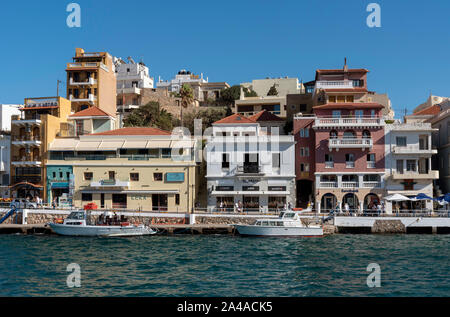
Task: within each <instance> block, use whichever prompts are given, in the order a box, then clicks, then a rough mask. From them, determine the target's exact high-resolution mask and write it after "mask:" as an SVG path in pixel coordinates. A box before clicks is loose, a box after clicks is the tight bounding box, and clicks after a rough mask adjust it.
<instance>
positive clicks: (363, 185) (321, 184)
mask: <svg viewBox="0 0 450 317" xmlns="http://www.w3.org/2000/svg"><path fill="white" fill-rule="evenodd" d="M340 187H341V188H346V189H349V188H381V182H379V181H370V182H362V183H360V182H359V181H357V182H341V185H340V186H339V183H338V182H337V181H336V182H319V188H340Z"/></svg>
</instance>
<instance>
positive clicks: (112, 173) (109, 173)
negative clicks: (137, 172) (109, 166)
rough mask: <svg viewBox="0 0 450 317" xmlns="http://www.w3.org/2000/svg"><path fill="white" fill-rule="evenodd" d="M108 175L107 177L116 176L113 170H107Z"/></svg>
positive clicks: (113, 177)
mask: <svg viewBox="0 0 450 317" xmlns="http://www.w3.org/2000/svg"><path fill="white" fill-rule="evenodd" d="M108 177H109V179H115V178H116V172H114V171H109V172H108Z"/></svg>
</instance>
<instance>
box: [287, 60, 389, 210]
mask: <svg viewBox="0 0 450 317" xmlns="http://www.w3.org/2000/svg"><path fill="white" fill-rule="evenodd" d="M367 73H368V70H366V69H348V68H347V67H346V66H344V68H343V69H329V70H323V69H321V70H317V71H316V78H315V87H314V92H313V96H312V98H313V108H312V112H313V114H312V115H311V114H310V115H304V114H297V115H296V116H295V117H294V135H295V140H296V141H297V143H296V176H297V197H298V199H297V204H298V205H299V206H304V205H305V204H307V202H314V203H315V208H316V210H318V211H319V210H320V211H322V212H324V211H325V212H327V211H330V210H331V209H335V208H336V207H337V206H339V207H340V208H341V209H345V207H346V206H348V208H349V209H351V210H367V209H372V208H373V206H374V205H376V204H378V202H380V199H381V195H382V193H383V189H382V188H383V186H382V183H383V177H384V173H385V164H384V156H385V144H384V143H385V142H384V120H383V116H382V110H383V105H381V104H379V103H376V102H373V101H372V100H371V95H370V94H369V93H368V90H367Z"/></svg>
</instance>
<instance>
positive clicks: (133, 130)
mask: <svg viewBox="0 0 450 317" xmlns="http://www.w3.org/2000/svg"><path fill="white" fill-rule="evenodd" d="M89 135H171V133H170V132H169V131H165V130H161V129H158V128H142V127H128V128H122V129H116V130H111V131H106V132H99V133H93V134H89Z"/></svg>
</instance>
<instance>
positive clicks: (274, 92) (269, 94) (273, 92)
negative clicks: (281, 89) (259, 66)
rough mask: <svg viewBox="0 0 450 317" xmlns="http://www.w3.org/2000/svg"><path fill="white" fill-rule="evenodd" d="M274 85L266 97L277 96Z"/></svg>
mask: <svg viewBox="0 0 450 317" xmlns="http://www.w3.org/2000/svg"><path fill="white" fill-rule="evenodd" d="M275 85H276V84H273V86H272V87H270V89H269V92H267V96H278V90H277V88H276V87H275Z"/></svg>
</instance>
